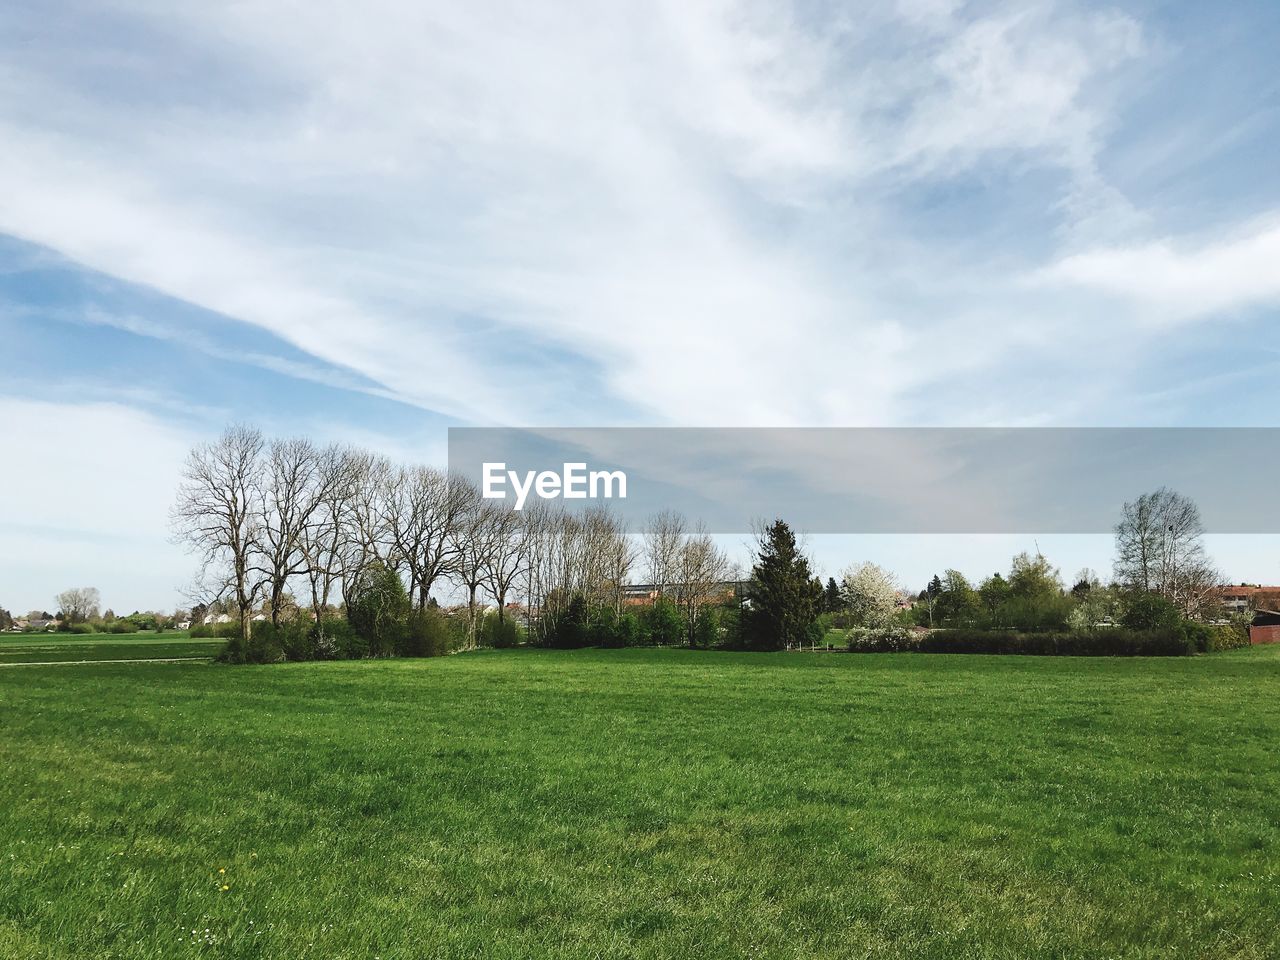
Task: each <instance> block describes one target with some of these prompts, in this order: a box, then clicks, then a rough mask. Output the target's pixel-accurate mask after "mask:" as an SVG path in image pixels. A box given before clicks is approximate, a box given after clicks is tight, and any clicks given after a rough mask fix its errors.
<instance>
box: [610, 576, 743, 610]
mask: <svg viewBox="0 0 1280 960" xmlns="http://www.w3.org/2000/svg"><path fill="white" fill-rule="evenodd" d="M747 583H748V581H746V580H726V581H725V582H724V583H718V584H716V585H715V586H713V587H712V588H711V589H710V590H709V591H707V592H708V593H709V594H714V595H716V599H717V600H721V601H729V600H734V599H741V598H742V597H743V596H745V595H746V591H747ZM683 589H684V585H683V584H679V583H669V584H667V585H666V586H665V587H663V588H662V589H661V590H659V589H658V587H657V585H656V584H652V583H628V584H624V585H623V587H622V605H623V606H624V607H651V606H653V604H654V602H655V601H656V600H657V599H658V597H659V596H663V595H665V596H667V597H670V598H672V599H675V598H677V597H679V596H680V594H681V592H682V591H683Z"/></svg>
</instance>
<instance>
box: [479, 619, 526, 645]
mask: <svg viewBox="0 0 1280 960" xmlns="http://www.w3.org/2000/svg"><path fill="white" fill-rule="evenodd" d="M479 639H480V646H482V647H493V648H495V649H504V648H506V647H514V646H517V645H518V644H521V643H523V642H524V630H522V629H521V627H520V624H519V623H517V622H516V621H515V619H514V618H512V617H509V616H499V615H498V611H497V610H489V611H486V612H485V615H484V617H483V618H482V619H481V621H480V638H479Z"/></svg>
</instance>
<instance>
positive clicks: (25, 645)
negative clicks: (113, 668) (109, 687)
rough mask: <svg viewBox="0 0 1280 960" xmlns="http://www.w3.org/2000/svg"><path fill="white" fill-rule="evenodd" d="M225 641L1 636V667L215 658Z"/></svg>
mask: <svg viewBox="0 0 1280 960" xmlns="http://www.w3.org/2000/svg"><path fill="white" fill-rule="evenodd" d="M224 646H226V641H225V640H199V639H197V640H192V639H191V638H190V637H188V636H187V634H186V633H179V632H177V631H173V632H168V633H161V634H155V633H124V634H119V633H90V634H72V635H66V634H59V633H16V634H8V635H4V636H0V664H6V663H49V662H54V661H57V662H65V663H76V662H80V661H96V660H156V659H163V658H173V657H212V656H215V655H217V653H218V651H220V650H221V649H222V648H223V647H224Z"/></svg>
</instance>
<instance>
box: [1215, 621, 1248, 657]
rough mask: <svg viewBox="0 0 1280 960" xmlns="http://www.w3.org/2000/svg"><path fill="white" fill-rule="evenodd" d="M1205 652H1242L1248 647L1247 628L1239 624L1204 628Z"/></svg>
mask: <svg viewBox="0 0 1280 960" xmlns="http://www.w3.org/2000/svg"><path fill="white" fill-rule="evenodd" d="M1204 629H1205V633H1206V637H1205V650H1206V651H1207V652H1209V653H1217V652H1219V651H1221V650H1243V649H1245V648H1246V647H1249V646H1250V645H1251V644H1250V642H1249V628H1248V627H1247V626H1245V625H1244V624H1241V623H1223V624H1216V625H1214V626H1211V627H1205V628H1204Z"/></svg>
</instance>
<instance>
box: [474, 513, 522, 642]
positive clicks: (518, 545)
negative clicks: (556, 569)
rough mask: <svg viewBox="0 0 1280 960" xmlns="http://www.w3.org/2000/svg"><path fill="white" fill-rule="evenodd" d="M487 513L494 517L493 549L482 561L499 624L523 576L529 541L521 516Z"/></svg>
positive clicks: (517, 514) (504, 616) (519, 514)
mask: <svg viewBox="0 0 1280 960" xmlns="http://www.w3.org/2000/svg"><path fill="white" fill-rule="evenodd" d="M489 509H490V511H491V512H492V513H493V519H492V524H493V537H492V546H491V548H490V549H489V551H488V552H487V554H486V556H485V557H484V560H483V566H484V577H485V583H486V586H487V587H488V588H489V592H490V593H491V594H493V599H494V602H495V603H497V605H498V620H499V621H500V622H502V621H505V620H506V615H507V614H506V607H507V594H508V593H510V591H511V589H512V587H513V585H514V584H515V582H516V580H517V579H518V578H519V577H520V576H521V574H522V573H523V572H524V567H525V561H526V557H527V551H528V546H529V539H528V537H527V536H526V528H525V517H524V515H523V514H522V513H516V512H515V511H514V510H506V509H503V508H502V507H499V506H493V507H490V508H489Z"/></svg>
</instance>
